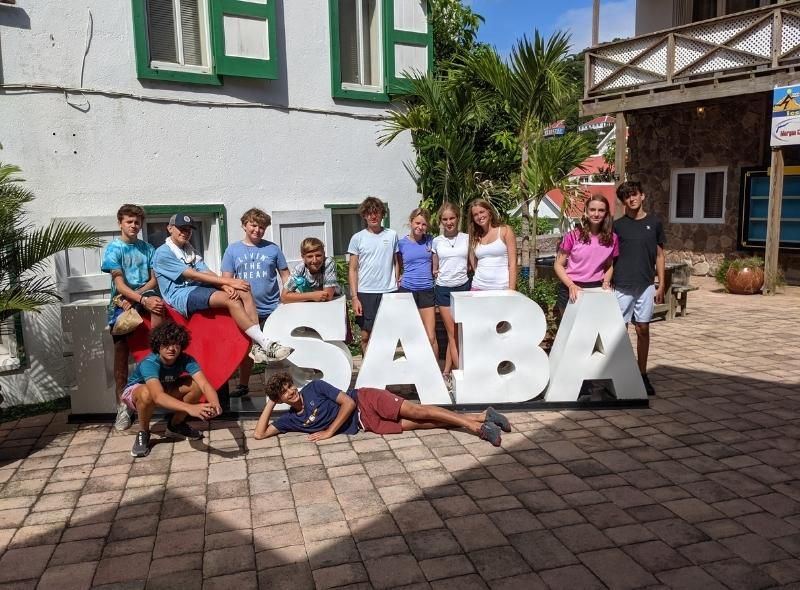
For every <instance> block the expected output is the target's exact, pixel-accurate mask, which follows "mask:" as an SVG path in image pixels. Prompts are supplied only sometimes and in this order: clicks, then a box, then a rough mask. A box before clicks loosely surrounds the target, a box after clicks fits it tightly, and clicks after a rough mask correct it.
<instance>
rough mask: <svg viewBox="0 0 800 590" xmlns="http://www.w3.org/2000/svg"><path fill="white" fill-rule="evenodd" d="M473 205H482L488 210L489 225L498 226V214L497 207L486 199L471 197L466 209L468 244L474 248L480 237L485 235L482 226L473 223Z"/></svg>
mask: <svg viewBox="0 0 800 590" xmlns="http://www.w3.org/2000/svg"><path fill="white" fill-rule="evenodd" d="M473 207H483V208H484V209H486V210H487V211H489V227H490V228H492V227H500V216H499V215H498V214H497V209H495V208H494V206H493V205H492V204H491V203H490V202H489V201H487V200H486V199H482V198H480V197H479V198H477V199H473V200H472V201H471V202H470V204H469V207H468V208H467V211H469V246H470V248H475V246H477V245H478V242H480V240H481V238H482V237H483V236H484V235H485V234H484V231H483V228H482V227H481V226H480V225H478V224H477V223H475V218H474V217H473V216H472V208H473Z"/></svg>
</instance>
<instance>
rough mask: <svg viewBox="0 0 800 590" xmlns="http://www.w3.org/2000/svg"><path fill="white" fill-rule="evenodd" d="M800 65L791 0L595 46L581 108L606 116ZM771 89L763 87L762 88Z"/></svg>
mask: <svg viewBox="0 0 800 590" xmlns="http://www.w3.org/2000/svg"><path fill="white" fill-rule="evenodd" d="M798 64H800V0H792V1H788V2H783V3H781V4H777V5H772V6H766V7H763V8H757V9H754V10H748V11H746V12H739V13H736V14H732V15H729V16H723V17H719V18H715V19H710V20H706V21H701V22H697V23H692V24H689V25H683V26H681V27H676V28H673V29H669V30H666V31H660V32H657V33H651V34H648V35H644V36H641V37H635V38H633V39H626V40H624V41H617V42H613V43H606V44H603V45H599V46H597V47H592V48H591V49H589V50H588V51H587V53H586V87H585V95H584V100H583V107H584V111H585V112H586V113H587V114H588V113H594V112H608V110H606V111H604V110H603V109H602V108H600V103H606V105H607V106H611V105H610V103H614V102H617V101H616V100H615V99H619V98H621V97H623V96H630V95H636V94H642V93H646V94H651V95H652V94H655V93H659V92H664V91H669V90H674V89H676V88H678V87H683V88H684V89H685V88H686V87H688V86H702V85H707V84H709V83H712V84H714V83H718V82H719V81H720V80H726V79H741V78H742V77H743V76H744V77H747V76H753V77H763V76H768V75H770V74H774V73H776V72H785V71H787V70H789V69H793V68H794V66H796V65H798ZM798 69H800V68H798ZM771 82H772V81H771V80H765V89H768V88H770V87H771V86H770V84H771ZM751 91H752V90H751ZM685 100H687V99H686V97H684V98H683V100H676V101H671V100H669V99H667V100H666V103H667V104H668V103H670V102H683V101H685ZM638 104H644V103H643V102H642V101H639V103H638ZM610 110H614V109H610Z"/></svg>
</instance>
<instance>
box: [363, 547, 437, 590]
mask: <svg viewBox="0 0 800 590" xmlns="http://www.w3.org/2000/svg"><path fill="white" fill-rule="evenodd" d="M364 566H365V567H366V568H367V572H368V574H369V580H370V583H371V584H372V586H373V587H374V588H377V589H381V588H392V587H395V586H404V585H407V584H413V583H416V582H424V581H425V576H424V574H423V573H422V570H421V569H420V567H419V564H418V563H417V560H416V559H414V557H412V556H411V555H409V554H406V555H389V556H386V557H380V558H378V559H370V560H366V561H364Z"/></svg>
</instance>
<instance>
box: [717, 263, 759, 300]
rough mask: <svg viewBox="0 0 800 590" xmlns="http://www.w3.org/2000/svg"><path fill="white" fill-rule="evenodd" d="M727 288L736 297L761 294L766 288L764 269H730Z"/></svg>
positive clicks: (726, 280) (726, 281)
mask: <svg viewBox="0 0 800 590" xmlns="http://www.w3.org/2000/svg"><path fill="white" fill-rule="evenodd" d="M725 286H726V287H727V288H728V291H730V292H731V293H735V294H736V295H753V294H754V293H760V292H761V287H763V286H764V269H763V268H759V267H757V266H755V267H745V268H743V269H741V270H736V269H735V268H729V269H728V273H727V274H726V275H725Z"/></svg>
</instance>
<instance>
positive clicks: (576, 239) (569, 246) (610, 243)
mask: <svg viewBox="0 0 800 590" xmlns="http://www.w3.org/2000/svg"><path fill="white" fill-rule="evenodd" d="M617 256H619V244H618V242H617V236H616V234H615V233H614V232H613V229H612V219H611V214H610V212H609V206H608V200H606V198H605V197H604V196H603V195H592V196H591V197H589V200H588V201H586V205H585V207H584V211H583V217H582V218H581V223H580V225H578V227H576V228H575V229H573V230H572V231H570V232H569V233H568V234H567V235H565V236H564V239H563V240H561V244H560V245H559V247H558V256H557V257H556V262H555V271H556V275H557V276H558V278H559V279H560V280H561V285H559V290H558V307H559V309H560V310H561V312H562V313H563V311H564V309H565V308H566V307H567V303H568V302H572V303H575V301H577V299H578V296H579V294H580V292H581V290H582V289H584V288H589V287H602V288H603V289H606V290H610V289H611V275H612V274H613V272H614V266H613V264H614V258H615V257H617Z"/></svg>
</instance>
